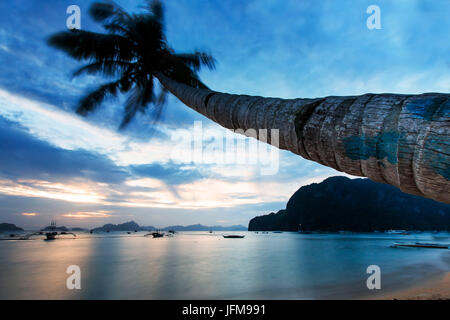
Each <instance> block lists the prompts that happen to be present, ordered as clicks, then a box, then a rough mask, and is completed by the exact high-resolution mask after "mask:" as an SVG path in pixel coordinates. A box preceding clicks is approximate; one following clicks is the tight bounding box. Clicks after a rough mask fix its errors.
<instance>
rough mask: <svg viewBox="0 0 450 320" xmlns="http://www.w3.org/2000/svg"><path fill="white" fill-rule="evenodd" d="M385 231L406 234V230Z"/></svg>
mask: <svg viewBox="0 0 450 320" xmlns="http://www.w3.org/2000/svg"><path fill="white" fill-rule="evenodd" d="M385 233H389V234H404V233H406V230H392V229H391V230H387V231H385Z"/></svg>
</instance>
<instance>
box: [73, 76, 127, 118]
mask: <svg viewBox="0 0 450 320" xmlns="http://www.w3.org/2000/svg"><path fill="white" fill-rule="evenodd" d="M119 86H120V81H114V82H109V83H106V84H104V85H101V86H100V87H99V88H97V89H96V90H94V91H92V92H91V93H89V94H88V95H86V96H85V97H84V98H83V99H81V101H80V103H79V104H78V108H77V113H78V114H80V115H83V116H85V115H87V114H88V113H89V112H91V111H93V110H94V109H95V108H97V107H98V106H99V105H100V104H101V103H102V102H103V100H105V98H106V97H107V95H112V96H116V95H117V90H118V89H119Z"/></svg>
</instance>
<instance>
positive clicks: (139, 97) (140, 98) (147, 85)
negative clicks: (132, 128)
mask: <svg viewBox="0 0 450 320" xmlns="http://www.w3.org/2000/svg"><path fill="white" fill-rule="evenodd" d="M153 89H154V86H153V79H150V80H148V81H145V82H143V83H141V84H138V85H135V86H134V88H133V89H132V90H131V93H130V95H129V97H128V99H127V102H126V104H125V113H124V116H123V119H122V123H121V124H120V129H124V128H125V127H126V126H127V125H128V124H129V123H130V121H131V120H132V119H133V118H134V117H135V116H136V113H138V112H145V109H146V108H147V107H148V104H149V103H150V102H152V101H153V99H154V92H153Z"/></svg>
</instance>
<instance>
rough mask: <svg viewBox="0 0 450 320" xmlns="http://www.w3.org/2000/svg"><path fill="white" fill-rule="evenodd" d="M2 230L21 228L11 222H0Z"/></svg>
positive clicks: (0, 229)
mask: <svg viewBox="0 0 450 320" xmlns="http://www.w3.org/2000/svg"><path fill="white" fill-rule="evenodd" d="M3 231H23V229H22V228H19V227H17V226H16V225H14V224H12V223H0V232H3Z"/></svg>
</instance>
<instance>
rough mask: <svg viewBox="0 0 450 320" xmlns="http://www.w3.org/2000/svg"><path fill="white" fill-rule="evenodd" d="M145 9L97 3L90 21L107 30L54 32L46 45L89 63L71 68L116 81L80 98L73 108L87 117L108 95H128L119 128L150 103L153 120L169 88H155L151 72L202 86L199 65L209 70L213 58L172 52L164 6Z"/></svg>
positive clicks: (151, 4) (157, 3)
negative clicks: (137, 10)
mask: <svg viewBox="0 0 450 320" xmlns="http://www.w3.org/2000/svg"><path fill="white" fill-rule="evenodd" d="M145 10H146V12H144V13H141V14H129V13H127V12H126V11H125V10H123V9H122V8H121V7H120V6H119V5H117V4H116V3H114V2H111V1H108V2H95V3H94V4H92V5H91V7H90V9H89V14H90V16H91V17H92V18H93V19H94V21H96V22H99V23H102V25H103V28H104V29H105V31H106V33H96V32H89V31H84V30H75V29H74V30H69V31H63V32H59V33H56V34H53V35H52V36H51V37H50V38H49V39H48V43H49V45H51V46H53V47H55V48H58V49H61V50H63V51H65V52H66V53H67V54H68V55H70V56H71V57H73V58H75V59H77V60H79V61H81V60H86V61H88V64H86V65H85V66H83V67H81V68H80V69H78V70H77V71H75V72H74V74H73V75H74V76H79V75H82V74H101V75H104V76H107V77H113V78H114V80H113V81H111V82H108V83H105V84H103V85H101V86H99V87H98V88H97V89H96V90H94V91H92V92H90V93H89V94H87V95H86V96H85V97H83V98H82V99H81V100H80V102H79V105H78V108H77V112H78V113H79V114H81V115H87V114H88V113H89V112H91V111H93V110H94V109H95V108H96V107H98V106H99V105H100V104H101V103H102V102H103V100H104V99H105V98H106V97H108V96H113V97H115V96H117V95H118V93H119V92H120V93H124V94H125V93H126V94H128V98H127V101H126V104H125V114H124V117H123V120H122V123H121V126H120V127H121V128H123V127H125V126H126V125H127V124H128V123H129V122H130V121H131V120H132V119H133V117H134V116H135V115H136V113H137V112H138V111H140V112H144V111H145V110H146V109H147V107H148V106H149V105H152V106H153V108H154V111H155V116H156V118H158V117H159V115H160V114H161V111H162V107H163V105H164V101H165V96H166V93H167V90H166V89H165V88H164V87H163V86H161V89H160V90H159V92H155V91H157V90H156V87H155V81H154V80H155V75H157V74H162V75H164V76H166V77H168V78H170V79H172V80H175V81H177V82H180V83H184V84H186V85H189V86H191V87H193V88H206V86H205V85H204V84H203V83H202V82H201V81H200V79H199V77H198V75H197V72H198V71H199V70H200V68H201V67H202V66H204V65H205V66H207V67H208V68H210V69H213V68H214V66H215V60H214V58H213V57H212V56H210V55H209V54H206V53H204V52H194V53H176V52H175V51H174V50H173V49H172V48H170V46H169V45H168V43H167V40H166V37H165V35H164V25H163V6H162V3H161V2H160V1H159V0H152V1H148V3H147V5H146V6H145Z"/></svg>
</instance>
